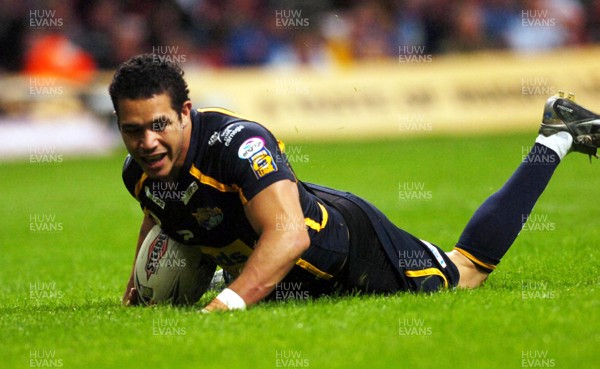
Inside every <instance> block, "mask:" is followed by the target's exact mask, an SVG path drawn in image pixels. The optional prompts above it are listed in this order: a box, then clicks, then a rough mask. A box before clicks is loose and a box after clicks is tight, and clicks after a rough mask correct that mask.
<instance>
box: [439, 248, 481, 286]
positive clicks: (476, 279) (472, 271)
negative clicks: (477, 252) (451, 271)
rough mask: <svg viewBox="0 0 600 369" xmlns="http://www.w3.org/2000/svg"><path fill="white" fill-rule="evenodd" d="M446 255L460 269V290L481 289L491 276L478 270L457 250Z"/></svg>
mask: <svg viewBox="0 0 600 369" xmlns="http://www.w3.org/2000/svg"><path fill="white" fill-rule="evenodd" d="M446 255H448V257H449V258H450V260H452V262H453V263H454V265H456V268H458V273H459V274H460V279H459V281H458V286H457V287H458V288H476V287H479V286H481V284H482V283H483V282H485V280H486V279H487V277H488V276H489V273H485V272H482V271H480V270H479V269H477V268H476V267H475V264H473V262H472V261H471V260H469V259H468V258H467V257H466V256H464V255H463V254H461V253H460V252H458V251H456V250H452V251H450V252H447V253H446Z"/></svg>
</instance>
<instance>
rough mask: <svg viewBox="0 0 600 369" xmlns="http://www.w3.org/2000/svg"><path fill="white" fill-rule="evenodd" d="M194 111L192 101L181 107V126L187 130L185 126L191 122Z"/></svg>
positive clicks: (187, 101)
mask: <svg viewBox="0 0 600 369" xmlns="http://www.w3.org/2000/svg"><path fill="white" fill-rule="evenodd" d="M191 111H192V102H191V101H190V100H186V101H185V102H184V103H183V105H182V106H181V126H182V127H183V128H185V126H186V125H187V124H188V122H189V121H190V119H191V118H190V116H191Z"/></svg>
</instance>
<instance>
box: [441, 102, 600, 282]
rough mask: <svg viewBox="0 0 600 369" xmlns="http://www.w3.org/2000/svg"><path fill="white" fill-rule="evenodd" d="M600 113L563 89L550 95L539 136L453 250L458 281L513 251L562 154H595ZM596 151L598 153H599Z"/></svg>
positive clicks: (475, 278)
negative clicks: (585, 105)
mask: <svg viewBox="0 0 600 369" xmlns="http://www.w3.org/2000/svg"><path fill="white" fill-rule="evenodd" d="M598 147H600V115H598V114H595V113H593V112H591V111H589V110H587V109H584V108H583V107H581V106H579V105H577V104H576V103H575V102H574V101H573V95H571V94H569V96H568V97H567V98H564V94H563V93H559V94H558V95H556V96H553V97H551V98H549V99H548V100H547V101H546V105H545V108H544V116H543V119H542V125H541V128H540V131H539V136H538V137H537V139H536V141H535V145H534V146H533V147H532V149H531V152H530V153H529V155H527V157H526V158H525V159H524V160H523V162H522V163H521V165H520V166H519V168H518V169H517V170H516V171H515V173H514V174H513V175H512V176H511V178H510V179H509V180H508V181H507V182H506V183H505V184H504V186H503V187H502V188H501V189H500V190H498V192H496V193H495V194H493V195H492V196H490V197H489V198H488V199H487V200H486V201H485V202H484V203H483V204H482V205H481V206H480V207H479V209H477V211H476V212H475V214H473V217H472V218H471V220H470V221H469V223H468V224H467V226H466V227H465V230H464V231H463V233H462V235H461V236H460V239H459V241H458V243H457V244H456V247H455V248H454V250H452V251H451V252H449V253H448V256H449V257H450V259H451V260H452V261H453V262H454V263H455V264H456V266H457V268H458V270H459V273H460V281H459V284H458V286H459V287H464V288H474V287H477V286H479V285H481V284H482V283H483V282H484V281H485V280H486V278H487V275H488V274H489V273H491V272H492V271H493V270H494V269H495V268H496V265H497V264H498V263H499V262H500V259H501V258H502V257H503V256H504V254H505V253H506V252H507V251H508V249H509V248H510V246H511V245H512V243H513V242H514V240H515V239H516V238H517V236H518V234H519V232H520V231H521V229H522V228H523V225H524V224H525V222H526V221H527V218H528V217H529V214H530V213H531V211H532V209H533V207H534V205H535V203H536V202H537V200H538V198H539V197H540V195H541V194H542V192H543V191H544V189H545V188H546V185H547V184H548V182H549V181H550V178H551V177H552V174H553V173H554V170H555V169H556V168H557V167H558V164H559V163H560V162H561V161H562V159H563V158H564V157H565V156H566V155H567V154H568V153H569V152H572V151H576V152H581V153H584V154H588V155H590V159H591V156H592V155H593V156H596V152H597V148H598ZM596 157H597V156H596Z"/></svg>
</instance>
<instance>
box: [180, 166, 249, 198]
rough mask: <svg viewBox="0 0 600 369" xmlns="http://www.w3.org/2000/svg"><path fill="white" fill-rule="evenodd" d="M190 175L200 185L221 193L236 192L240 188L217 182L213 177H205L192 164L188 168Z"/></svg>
mask: <svg viewBox="0 0 600 369" xmlns="http://www.w3.org/2000/svg"><path fill="white" fill-rule="evenodd" d="M190 174H191V175H192V176H194V177H196V178H197V179H198V180H199V181H200V183H202V184H205V185H208V186H210V187H212V188H215V189H217V190H219V191H221V192H238V191H239V190H240V188H239V187H238V186H237V185H226V184H224V183H221V182H219V181H217V180H216V179H214V178H213V177H210V176H207V175H206V174H204V173H202V172H201V171H200V169H198V168H196V166H195V165H193V164H192V167H191V168H190Z"/></svg>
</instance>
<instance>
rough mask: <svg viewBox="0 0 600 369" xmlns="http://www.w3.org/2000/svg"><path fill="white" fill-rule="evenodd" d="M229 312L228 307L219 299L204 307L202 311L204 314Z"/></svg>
mask: <svg viewBox="0 0 600 369" xmlns="http://www.w3.org/2000/svg"><path fill="white" fill-rule="evenodd" d="M227 310H229V308H228V307H227V305H226V304H225V303H224V302H223V301H221V300H219V299H218V298H215V299H214V300H212V301H211V302H210V304H208V305H206V306H205V307H204V309H202V312H203V313H212V312H213V311H227Z"/></svg>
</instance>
